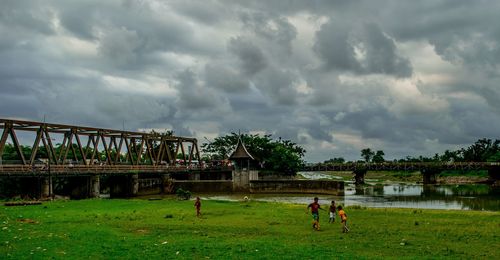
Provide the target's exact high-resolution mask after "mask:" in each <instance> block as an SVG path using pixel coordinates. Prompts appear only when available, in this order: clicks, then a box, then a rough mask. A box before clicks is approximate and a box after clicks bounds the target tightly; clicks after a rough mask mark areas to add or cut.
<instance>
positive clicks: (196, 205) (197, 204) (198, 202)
mask: <svg viewBox="0 0 500 260" xmlns="http://www.w3.org/2000/svg"><path fill="white" fill-rule="evenodd" d="M194 207H195V208H196V216H197V217H200V216H201V212H200V209H201V200H200V197H196V201H195V202H194Z"/></svg>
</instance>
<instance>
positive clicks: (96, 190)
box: [89, 175, 101, 198]
mask: <svg viewBox="0 0 500 260" xmlns="http://www.w3.org/2000/svg"><path fill="white" fill-rule="evenodd" d="M89 182H90V192H89V197H91V198H98V197H99V195H100V193H101V178H100V177H99V175H93V176H90V180H89Z"/></svg>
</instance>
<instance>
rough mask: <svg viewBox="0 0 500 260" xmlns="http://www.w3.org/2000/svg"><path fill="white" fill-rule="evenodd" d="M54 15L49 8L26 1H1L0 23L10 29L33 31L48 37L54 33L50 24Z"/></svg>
mask: <svg viewBox="0 0 500 260" xmlns="http://www.w3.org/2000/svg"><path fill="white" fill-rule="evenodd" d="M53 16H54V14H53V12H52V10H50V8H47V7H46V6H45V5H40V4H39V3H36V2H35V3H33V2H28V1H16V0H6V1H2V8H0V23H1V24H3V25H5V26H7V27H9V28H10V29H16V30H26V31H33V32H36V33H41V34H46V35H50V34H53V33H54V28H53V25H52V22H51V19H52V18H53Z"/></svg>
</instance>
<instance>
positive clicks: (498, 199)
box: [205, 172, 500, 211]
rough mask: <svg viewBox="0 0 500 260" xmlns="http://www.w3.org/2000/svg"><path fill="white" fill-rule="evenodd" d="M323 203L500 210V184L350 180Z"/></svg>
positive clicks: (277, 197) (311, 175) (291, 199)
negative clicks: (357, 182) (362, 182)
mask: <svg viewBox="0 0 500 260" xmlns="http://www.w3.org/2000/svg"><path fill="white" fill-rule="evenodd" d="M301 175H302V176H304V177H305V178H307V179H314V180H316V179H341V178H342V177H340V176H332V175H328V174H324V173H322V172H303V173H301ZM249 197H250V199H252V200H258V201H270V202H285V203H299V204H307V203H310V202H311V200H312V197H314V195H307V194H300V195H297V194H295V195H287V194H284V195H283V194H251V195H249ZM319 197H320V203H321V204H324V205H328V204H330V201H332V200H335V201H337V203H340V204H343V205H346V206H352V205H360V206H365V207H383V208H421V209H464V210H492V211H499V210H500V188H499V187H496V188H493V187H491V186H488V185H484V184H467V185H419V184H403V183H392V184H376V185H364V186H355V185H354V184H352V183H349V182H346V186H345V196H329V195H319ZM205 199H219V200H220V199H222V200H241V199H242V198H240V195H234V196H206V197H205Z"/></svg>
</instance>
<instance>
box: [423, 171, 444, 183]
mask: <svg viewBox="0 0 500 260" xmlns="http://www.w3.org/2000/svg"><path fill="white" fill-rule="evenodd" d="M420 173H422V177H423V183H424V184H436V183H437V176H438V175H439V173H441V170H440V169H434V168H425V169H422V170H420Z"/></svg>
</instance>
